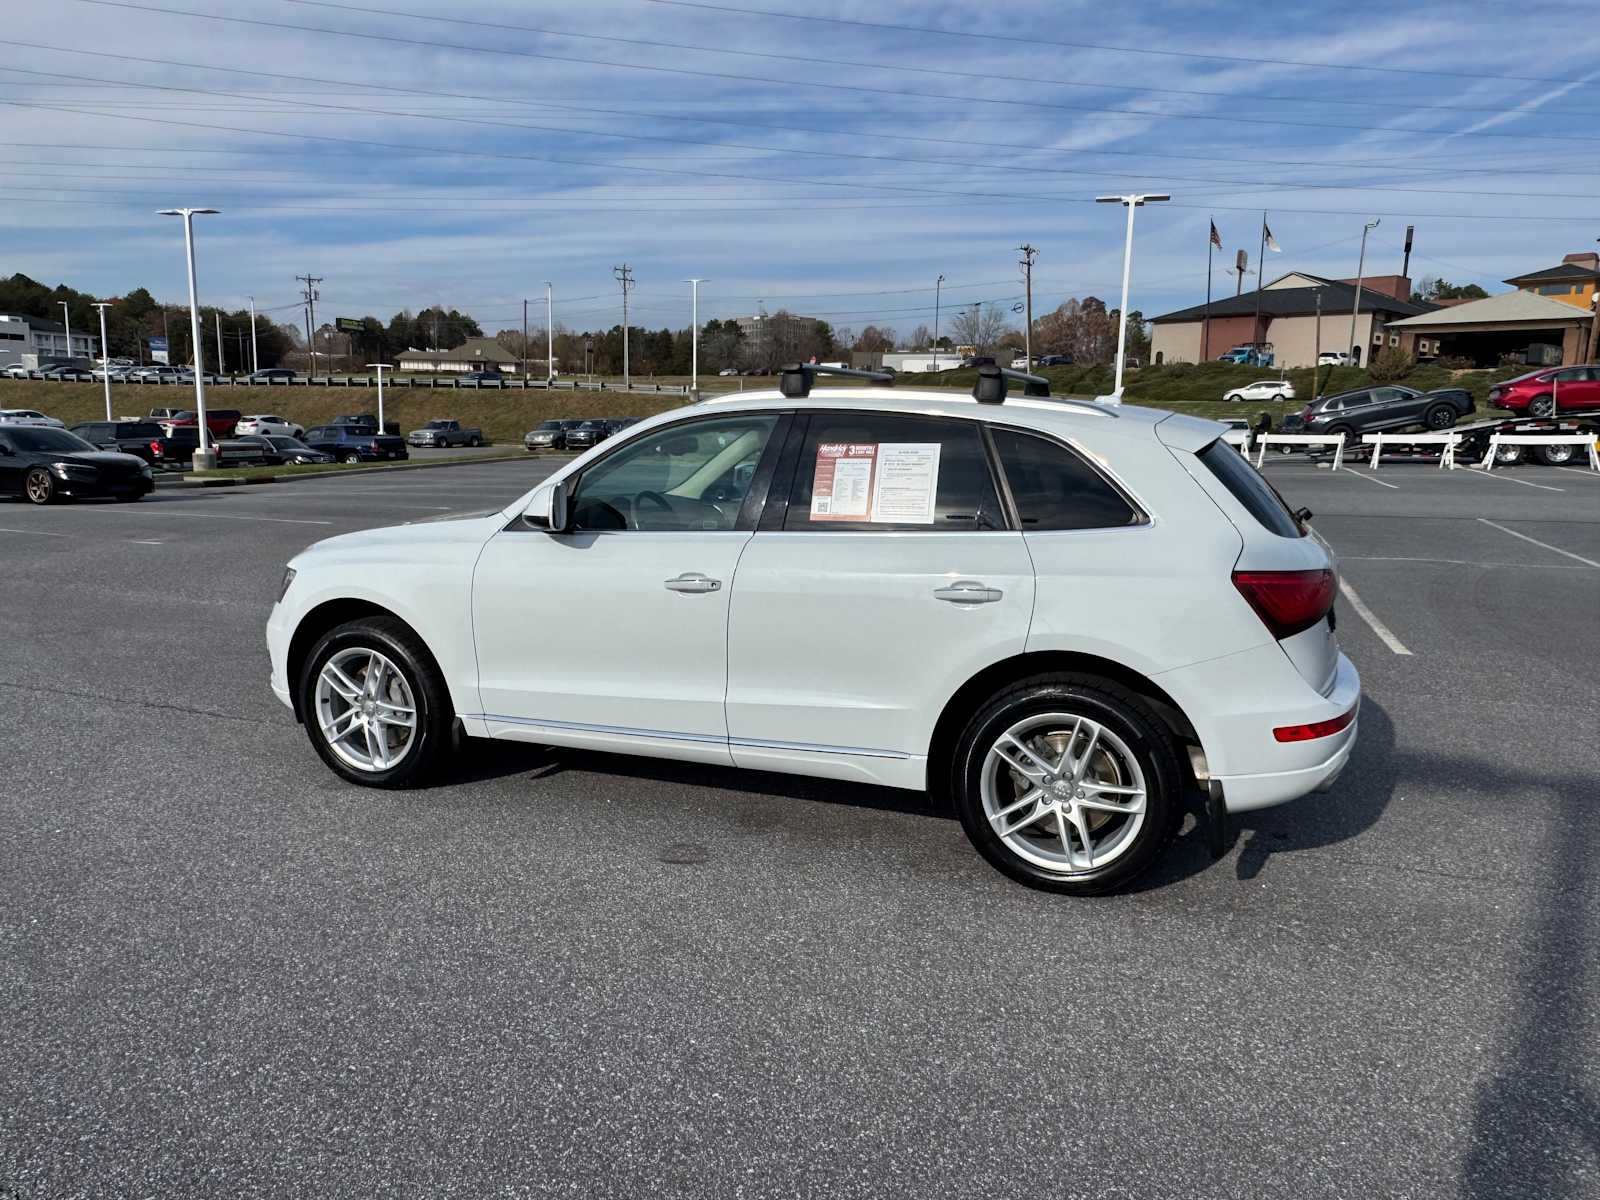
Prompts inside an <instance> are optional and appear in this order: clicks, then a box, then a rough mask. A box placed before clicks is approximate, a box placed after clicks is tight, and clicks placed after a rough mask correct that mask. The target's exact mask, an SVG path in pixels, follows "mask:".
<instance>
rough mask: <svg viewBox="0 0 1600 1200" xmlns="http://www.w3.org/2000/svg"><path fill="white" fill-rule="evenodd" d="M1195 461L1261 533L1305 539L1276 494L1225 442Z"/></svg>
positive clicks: (1302, 530)
mask: <svg viewBox="0 0 1600 1200" xmlns="http://www.w3.org/2000/svg"><path fill="white" fill-rule="evenodd" d="M1195 457H1196V458H1198V459H1199V460H1200V462H1201V463H1202V464H1203V465H1204V466H1205V468H1206V470H1208V471H1210V472H1211V473H1212V474H1213V475H1215V476H1216V477H1217V481H1218V482H1219V483H1221V484H1222V486H1223V487H1225V488H1227V489H1228V491H1229V493H1230V494H1231V495H1232V496H1233V498H1234V499H1235V500H1237V501H1238V502H1239V503H1240V504H1242V505H1243V506H1244V508H1245V510H1246V511H1247V512H1248V513H1249V514H1250V515H1251V516H1252V517H1254V518H1255V519H1256V521H1257V522H1258V523H1259V524H1260V525H1261V527H1262V528H1263V529H1265V530H1267V531H1268V532H1269V533H1275V534H1277V535H1278V536H1279V537H1304V536H1305V532H1306V531H1305V530H1304V529H1302V528H1301V527H1300V523H1299V522H1298V521H1296V520H1295V519H1294V514H1293V513H1291V512H1290V511H1289V506H1288V504H1286V503H1285V502H1284V499H1283V497H1282V496H1280V495H1278V490H1277V489H1276V488H1275V487H1273V486H1272V485H1271V484H1270V483H1268V482H1267V481H1266V479H1265V478H1264V477H1263V476H1262V474H1261V472H1259V471H1257V470H1256V469H1255V468H1254V467H1252V466H1251V465H1250V464H1249V463H1248V462H1246V461H1245V457H1244V455H1242V454H1240V453H1239V452H1238V451H1237V450H1235V449H1234V448H1233V447H1232V446H1230V445H1228V443H1227V442H1225V441H1223V440H1222V439H1221V438H1218V439H1217V440H1216V441H1214V442H1212V443H1211V444H1210V445H1209V446H1207V447H1206V448H1205V449H1204V450H1202V451H1200V453H1199V454H1197V455H1196V456H1195Z"/></svg>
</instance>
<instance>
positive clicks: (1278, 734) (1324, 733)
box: [1272, 708, 1356, 742]
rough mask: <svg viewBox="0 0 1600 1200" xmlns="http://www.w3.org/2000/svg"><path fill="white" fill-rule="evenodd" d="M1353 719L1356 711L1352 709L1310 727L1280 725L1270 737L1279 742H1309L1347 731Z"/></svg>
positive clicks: (1314, 723) (1313, 723) (1314, 722)
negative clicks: (1342, 730)
mask: <svg viewBox="0 0 1600 1200" xmlns="http://www.w3.org/2000/svg"><path fill="white" fill-rule="evenodd" d="M1355 719H1356V710H1355V709H1354V708H1352V709H1351V710H1350V711H1349V712H1347V713H1340V714H1339V715H1338V716H1337V717H1334V718H1332V719H1331V720H1327V721H1313V722H1312V723H1311V724H1310V725H1280V726H1278V728H1276V729H1274V730H1273V731H1272V736H1273V737H1274V738H1276V739H1277V740H1278V741H1280V742H1310V741H1314V740H1315V739H1317V738H1325V737H1331V736H1333V735H1334V734H1336V733H1338V732H1339V731H1340V730H1341V729H1348V728H1349V727H1350V722H1351V721H1354V720H1355Z"/></svg>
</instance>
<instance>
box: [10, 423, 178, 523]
mask: <svg viewBox="0 0 1600 1200" xmlns="http://www.w3.org/2000/svg"><path fill="white" fill-rule="evenodd" d="M154 487H155V479H154V477H153V476H152V475H151V473H150V464H149V463H147V462H145V461H144V460H143V459H142V458H136V457H134V456H133V455H132V454H121V453H119V452H117V451H115V450H97V449H95V448H94V447H93V446H91V445H90V444H89V443H88V442H86V441H84V440H83V439H82V438H81V437H79V436H78V435H77V434H74V433H68V432H67V431H66V430H65V429H52V428H50V427H48V426H43V425H0V494H9V495H14V496H21V497H22V498H23V499H25V500H27V501H29V502H30V503H32V504H52V503H54V502H55V501H57V500H63V499H66V498H68V497H87V496H110V497H112V498H114V499H117V500H137V499H139V498H140V497H141V496H145V495H148V494H149V493H150V491H151V489H153V488H154Z"/></svg>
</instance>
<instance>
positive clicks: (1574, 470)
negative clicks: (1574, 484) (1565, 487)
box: [1556, 467, 1600, 479]
mask: <svg viewBox="0 0 1600 1200" xmlns="http://www.w3.org/2000/svg"><path fill="white" fill-rule="evenodd" d="M1556 470H1558V471H1566V472H1569V473H1570V474H1573V475H1583V476H1585V477H1587V478H1589V479H1600V475H1597V474H1595V473H1594V472H1593V471H1591V470H1590V469H1589V468H1588V467H1557V468H1556Z"/></svg>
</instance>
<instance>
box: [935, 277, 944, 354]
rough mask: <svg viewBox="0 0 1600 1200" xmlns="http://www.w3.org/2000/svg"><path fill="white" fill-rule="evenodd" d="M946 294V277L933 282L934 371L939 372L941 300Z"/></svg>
mask: <svg viewBox="0 0 1600 1200" xmlns="http://www.w3.org/2000/svg"><path fill="white" fill-rule="evenodd" d="M943 293H944V276H943V275H941V276H939V278H937V279H935V280H934V281H933V369H934V371H935V372H936V373H937V372H938V370H939V300H940V299H941V297H942V296H943Z"/></svg>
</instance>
